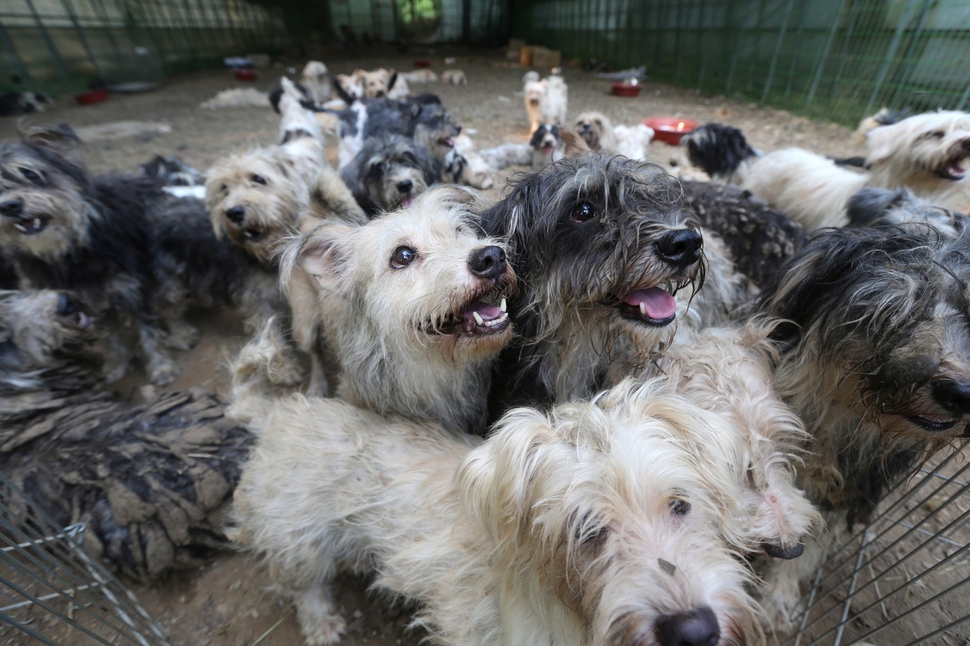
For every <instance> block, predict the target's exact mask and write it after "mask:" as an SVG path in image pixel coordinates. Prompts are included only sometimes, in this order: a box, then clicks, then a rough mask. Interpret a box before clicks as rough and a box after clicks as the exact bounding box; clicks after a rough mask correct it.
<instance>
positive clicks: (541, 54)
mask: <svg viewBox="0 0 970 646" xmlns="http://www.w3.org/2000/svg"><path fill="white" fill-rule="evenodd" d="M561 64H562V52H560V51H558V50H555V49H546V48H545V47H534V48H533V52H532V66H533V67H559V66H560V65H561Z"/></svg>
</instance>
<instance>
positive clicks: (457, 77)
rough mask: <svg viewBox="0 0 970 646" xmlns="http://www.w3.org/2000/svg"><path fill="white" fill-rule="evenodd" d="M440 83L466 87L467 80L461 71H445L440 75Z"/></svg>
mask: <svg viewBox="0 0 970 646" xmlns="http://www.w3.org/2000/svg"><path fill="white" fill-rule="evenodd" d="M441 82H442V83H445V84H447V85H468V78H467V77H466V76H465V73H464V72H463V71H462V70H445V71H444V72H442V73H441Z"/></svg>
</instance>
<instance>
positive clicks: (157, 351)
mask: <svg viewBox="0 0 970 646" xmlns="http://www.w3.org/2000/svg"><path fill="white" fill-rule="evenodd" d="M0 170H2V173H0V190H2V192H3V197H2V200H0V246H2V247H3V248H4V252H5V253H6V254H9V260H10V262H11V264H12V265H13V267H14V270H15V272H16V274H17V276H18V278H19V286H20V287H22V288H34V289H42V288H43V289H70V290H74V291H77V292H78V293H79V294H80V295H81V297H82V298H84V299H85V300H86V301H88V302H89V303H91V304H92V306H93V307H95V308H97V309H98V310H99V311H103V312H105V317H106V319H105V322H106V325H108V326H109V327H110V328H111V332H112V334H113V335H114V336H115V337H116V339H115V342H114V343H112V344H111V346H112V348H113V350H114V355H115V356H113V358H112V364H113V368H112V369H111V375H110V376H109V377H110V378H111V379H116V378H118V377H120V376H121V375H122V374H123V373H124V372H125V370H126V368H127V364H128V361H129V353H128V352H127V351H126V348H128V347H132V348H133V349H135V350H137V351H140V354H141V355H142V358H143V359H144V361H145V363H146V368H147V372H148V373H149V376H150V377H151V379H152V381H155V382H157V383H161V384H165V383H169V382H170V381H171V380H172V379H174V377H175V371H174V366H173V364H172V362H171V359H170V358H169V357H168V356H166V354H165V353H164V352H163V348H162V347H161V343H160V338H159V337H160V333H159V330H158V324H157V320H156V316H155V312H154V307H153V291H154V280H153V262H152V257H151V253H150V243H149V225H148V219H147V217H146V215H145V210H146V209H147V208H149V207H150V206H151V204H153V203H154V202H156V201H157V200H159V199H161V198H162V197H164V196H165V193H164V192H163V191H162V190H161V187H160V186H159V185H158V184H157V183H156V182H154V181H153V180H150V179H148V178H145V177H132V176H123V175H105V176H99V177H91V176H90V175H89V174H88V171H87V169H86V168H85V166H84V162H83V159H82V156H81V152H80V142H79V140H78V138H77V136H76V135H75V134H74V131H73V130H71V129H70V128H69V127H68V126H66V125H61V126H58V127H56V128H34V129H31V130H28V131H25V132H24V133H23V142H22V143H21V144H0Z"/></svg>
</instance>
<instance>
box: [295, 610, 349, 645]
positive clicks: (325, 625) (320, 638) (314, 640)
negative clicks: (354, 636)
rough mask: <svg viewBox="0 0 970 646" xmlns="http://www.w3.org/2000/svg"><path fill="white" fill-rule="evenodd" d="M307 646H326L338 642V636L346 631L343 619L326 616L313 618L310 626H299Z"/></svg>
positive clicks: (335, 616) (336, 616) (337, 616)
mask: <svg viewBox="0 0 970 646" xmlns="http://www.w3.org/2000/svg"><path fill="white" fill-rule="evenodd" d="M301 630H302V632H303V636H304V637H306V643H307V646H328V645H329V644H336V643H337V642H339V641H340V636H341V635H343V634H344V632H346V630H347V625H346V624H345V623H344V620H343V617H341V616H340V615H328V616H325V617H315V618H314V620H313V624H312V625H309V626H307V625H303V626H301Z"/></svg>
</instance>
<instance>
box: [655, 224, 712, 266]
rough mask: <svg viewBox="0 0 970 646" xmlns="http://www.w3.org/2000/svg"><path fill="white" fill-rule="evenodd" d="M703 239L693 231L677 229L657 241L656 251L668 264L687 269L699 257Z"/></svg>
mask: <svg viewBox="0 0 970 646" xmlns="http://www.w3.org/2000/svg"><path fill="white" fill-rule="evenodd" d="M703 244H704V239H703V238H702V237H701V234H700V233H698V232H697V231H695V230H694V229H679V230H677V231H670V232H668V233H665V234H664V235H663V236H661V237H660V239H659V240H657V251H658V252H659V253H660V256H661V257H662V258H663V259H664V260H665V261H667V262H668V263H669V264H671V265H674V266H676V267H689V266H690V265H693V264H694V263H695V262H697V261H698V260H699V259H700V257H701V246H702V245H703Z"/></svg>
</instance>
